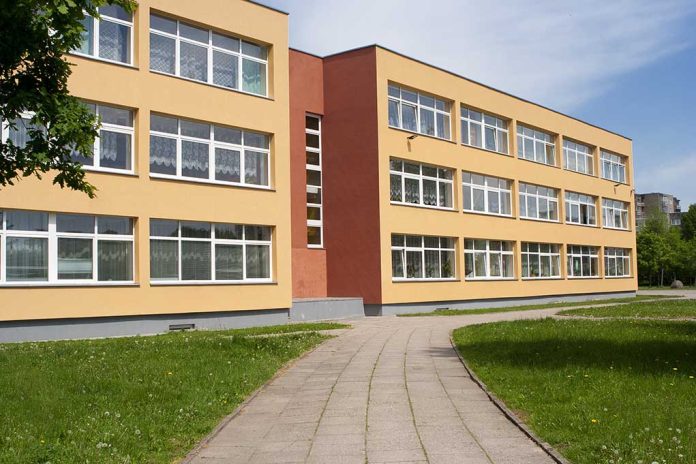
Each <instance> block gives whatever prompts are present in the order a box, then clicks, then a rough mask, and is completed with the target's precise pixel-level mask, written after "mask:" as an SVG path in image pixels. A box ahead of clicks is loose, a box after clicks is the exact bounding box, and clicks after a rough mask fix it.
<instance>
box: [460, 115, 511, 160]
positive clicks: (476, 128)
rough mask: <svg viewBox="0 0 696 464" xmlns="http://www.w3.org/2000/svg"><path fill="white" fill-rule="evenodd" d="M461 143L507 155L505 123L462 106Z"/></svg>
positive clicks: (506, 127)
mask: <svg viewBox="0 0 696 464" xmlns="http://www.w3.org/2000/svg"><path fill="white" fill-rule="evenodd" d="M461 110H462V116H461V118H462V143H463V144H464V145H471V146H472V147H479V148H484V149H486V150H490V151H497V152H498V153H503V154H506V155H507V153H508V126H507V122H506V121H504V120H502V119H500V118H497V117H495V116H491V115H489V114H486V113H482V112H480V111H475V110H470V109H468V108H465V107H463V106H462V108H461Z"/></svg>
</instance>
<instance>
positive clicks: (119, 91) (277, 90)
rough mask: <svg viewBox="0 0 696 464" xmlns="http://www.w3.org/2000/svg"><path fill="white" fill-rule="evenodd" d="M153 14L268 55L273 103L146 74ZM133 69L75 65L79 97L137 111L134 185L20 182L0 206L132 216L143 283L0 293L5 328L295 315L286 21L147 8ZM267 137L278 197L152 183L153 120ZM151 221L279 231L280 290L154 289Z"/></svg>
mask: <svg viewBox="0 0 696 464" xmlns="http://www.w3.org/2000/svg"><path fill="white" fill-rule="evenodd" d="M150 9H153V10H157V11H159V12H162V13H166V14H167V15H169V16H173V17H177V18H179V19H183V20H186V21H187V22H189V23H193V24H198V25H200V26H204V27H206V28H209V29H213V30H219V31H221V32H228V33H232V34H234V35H236V36H241V37H244V38H249V39H251V40H253V41H255V42H258V43H264V44H268V45H270V46H271V47H270V50H269V70H268V72H269V96H270V97H269V98H264V97H256V96H251V95H246V94H243V93H240V92H235V91H230V90H225V89H220V88H216V87H213V86H210V85H207V84H203V83H196V82H191V81H187V80H184V79H180V78H177V77H174V76H166V75H160V74H155V73H152V72H150V70H149V12H150ZM134 28H135V30H134V35H133V37H134V60H133V63H134V66H132V67H130V66H122V65H116V64H109V63H106V62H103V61H100V60H98V59H89V58H81V57H76V56H71V57H70V58H69V59H70V61H71V62H74V63H75V64H76V66H75V68H74V72H73V75H72V76H71V78H70V90H71V93H73V94H74V95H76V96H78V97H80V98H83V99H87V100H92V101H95V102H98V103H104V104H109V105H117V106H124V107H128V108H131V109H133V110H135V175H122V174H105V173H90V174H88V176H87V178H88V180H89V181H90V182H91V183H93V184H94V185H96V186H97V187H98V188H99V192H98V197H97V198H96V199H94V200H90V199H89V198H87V196H86V195H84V194H80V193H75V192H71V191H67V190H61V189H60V188H59V187H57V186H53V185H52V184H51V182H50V181H51V179H50V176H48V177H45V178H44V180H42V181H39V180H36V179H24V180H22V181H21V182H19V183H18V184H17V185H16V186H14V187H9V188H4V189H3V190H2V192H1V193H0V208H13V209H26V210H40V211H48V212H74V213H88V214H106V215H120V216H129V217H135V218H136V226H135V248H136V255H135V268H136V275H135V281H136V285H134V286H128V287H125V288H123V287H108V286H94V287H91V286H90V287H84V286H82V287H60V288H56V287H53V288H51V287H32V288H9V287H5V288H2V289H0V298H1V299H2V301H3V303H2V305H0V320H19V319H43V318H63V317H88V316H112V315H140V314H167V313H183V312H200V311H218V310H249V309H269V308H288V307H290V304H291V279H290V248H291V247H290V174H289V173H290V166H289V162H290V157H289V121H288V105H289V97H288V85H289V84H288V19H287V16H286V15H285V14H282V13H279V12H275V11H272V10H270V9H268V8H264V7H262V6H259V5H255V4H253V3H249V2H246V1H241V0H235V1H232V0H199V1H195V2H188V1H171V0H140V1H139V8H138V10H137V11H136V13H135V15H134ZM151 111H153V112H160V113H167V114H171V115H175V116H178V117H182V118H189V119H197V120H201V121H204V122H209V123H217V124H221V125H229V126H236V127H240V128H244V129H251V130H255V131H260V132H265V133H269V134H272V137H271V157H270V160H271V181H270V182H271V187H272V190H270V191H266V190H259V189H251V188H243V187H230V186H220V185H211V184H202V183H193V182H187V181H183V180H160V179H150V178H149V124H150V112H151ZM149 218H169V219H180V220H194V221H208V222H230V223H238V224H263V225H271V226H274V227H275V232H274V236H273V258H272V262H273V271H272V276H273V280H274V282H273V283H269V284H255V285H250V284H234V285H195V286H194V285H176V286H174V285H172V286H158V287H154V286H150V284H149V230H148V229H149V222H148V221H149Z"/></svg>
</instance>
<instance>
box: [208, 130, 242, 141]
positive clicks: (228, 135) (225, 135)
mask: <svg viewBox="0 0 696 464" xmlns="http://www.w3.org/2000/svg"><path fill="white" fill-rule="evenodd" d="M213 137H214V138H215V140H216V141H218V142H225V143H233V144H235V145H241V144H242V131H241V130H239V129H232V128H231V127H222V126H213Z"/></svg>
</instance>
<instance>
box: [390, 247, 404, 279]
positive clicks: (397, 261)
mask: <svg viewBox="0 0 696 464" xmlns="http://www.w3.org/2000/svg"><path fill="white" fill-rule="evenodd" d="M391 256H392V277H403V276H404V253H403V251H402V250H392V252H391Z"/></svg>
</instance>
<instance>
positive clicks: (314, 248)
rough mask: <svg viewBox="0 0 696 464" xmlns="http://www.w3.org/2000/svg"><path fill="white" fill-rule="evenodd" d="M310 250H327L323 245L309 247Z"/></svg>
mask: <svg viewBox="0 0 696 464" xmlns="http://www.w3.org/2000/svg"><path fill="white" fill-rule="evenodd" d="M307 248H309V249H310V250H326V248H325V247H324V246H323V245H307Z"/></svg>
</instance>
